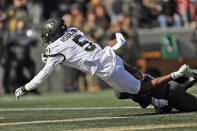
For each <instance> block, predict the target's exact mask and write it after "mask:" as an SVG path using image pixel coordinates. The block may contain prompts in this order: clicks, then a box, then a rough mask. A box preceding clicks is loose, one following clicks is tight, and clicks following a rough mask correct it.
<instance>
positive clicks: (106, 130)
mask: <svg viewBox="0 0 197 131" xmlns="http://www.w3.org/2000/svg"><path fill="white" fill-rule="evenodd" d="M182 127H197V123H175V124H159V125H140V126H122V127H109V128H84V129H77V130H76V129H73V130H69V131H101V130H102V131H125V130H129V131H133V130H152V129H168V128H182Z"/></svg>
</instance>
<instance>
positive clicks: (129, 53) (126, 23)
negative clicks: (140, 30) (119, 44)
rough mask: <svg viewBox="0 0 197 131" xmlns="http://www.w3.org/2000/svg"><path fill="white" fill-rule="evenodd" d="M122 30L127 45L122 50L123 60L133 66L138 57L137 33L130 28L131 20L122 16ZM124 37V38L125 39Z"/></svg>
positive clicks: (126, 16)
mask: <svg viewBox="0 0 197 131" xmlns="http://www.w3.org/2000/svg"><path fill="white" fill-rule="evenodd" d="M122 30H123V32H125V33H126V36H127V43H126V45H125V48H124V55H123V59H124V60H125V61H126V62H127V63H128V64H132V65H135V64H136V60H137V59H138V57H139V45H138V41H137V33H136V31H135V30H133V28H132V20H131V18H130V17H129V16H128V15H126V14H125V15H124V16H123V20H122ZM126 36H125V37H126Z"/></svg>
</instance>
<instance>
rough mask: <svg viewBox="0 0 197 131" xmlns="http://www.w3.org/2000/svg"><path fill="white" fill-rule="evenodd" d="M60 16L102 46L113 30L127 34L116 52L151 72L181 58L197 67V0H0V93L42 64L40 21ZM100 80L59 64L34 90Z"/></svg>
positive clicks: (93, 86)
mask: <svg viewBox="0 0 197 131" xmlns="http://www.w3.org/2000/svg"><path fill="white" fill-rule="evenodd" d="M54 17H61V18H62V19H63V20H64V21H65V23H66V25H67V26H68V27H72V26H74V27H76V28H78V29H80V30H82V31H83V32H84V33H85V34H86V35H87V36H88V37H89V38H90V40H92V41H94V42H96V43H98V44H100V45H101V46H102V47H105V46H107V45H109V46H113V45H114V43H115V41H114V40H115V34H114V33H115V32H121V33H122V34H123V35H124V37H125V38H126V39H127V43H126V45H124V46H123V47H121V49H119V50H118V51H117V52H116V53H117V54H118V55H119V56H121V57H122V58H123V59H124V61H126V62H127V63H129V64H132V65H135V66H137V67H139V68H140V69H141V70H142V71H143V72H146V73H149V74H151V75H153V76H160V75H165V74H168V73H170V72H172V71H174V70H177V69H178V67H179V66H180V65H182V64H183V63H186V64H189V65H190V66H191V67H192V68H197V0H55V1H54V0H0V94H10V93H13V92H14V91H15V89H16V88H18V87H19V86H21V85H24V84H25V83H27V82H28V81H29V80H31V79H32V78H33V77H34V75H36V74H37V73H38V71H39V70H40V69H42V67H43V66H44V64H43V63H42V61H41V55H40V54H41V53H42V43H43V42H42V40H41V38H40V34H39V32H40V31H39V27H40V24H41V23H42V22H43V21H44V20H46V19H48V18H54ZM106 88H109V87H108V86H107V85H106V84H105V83H104V82H103V81H101V80H99V79H98V78H96V77H91V76H90V75H89V74H84V73H82V72H80V71H78V70H75V69H72V68H69V67H65V66H59V67H58V68H57V69H56V70H55V72H54V73H53V74H52V76H50V77H49V79H47V80H46V82H44V84H43V85H41V87H40V88H39V89H38V90H34V91H33V92H32V93H35V94H40V93H41V92H42V91H64V92H71V91H99V90H102V89H106Z"/></svg>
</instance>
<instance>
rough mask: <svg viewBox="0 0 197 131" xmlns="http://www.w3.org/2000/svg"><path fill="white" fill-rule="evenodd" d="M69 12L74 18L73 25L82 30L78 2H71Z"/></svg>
mask: <svg viewBox="0 0 197 131" xmlns="http://www.w3.org/2000/svg"><path fill="white" fill-rule="evenodd" d="M71 14H72V16H73V18H74V20H73V26H74V27H76V28H78V29H80V30H83V25H84V16H83V13H82V12H81V9H80V7H79V5H78V4H76V3H75V4H73V5H72V7H71Z"/></svg>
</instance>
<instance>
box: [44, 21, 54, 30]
mask: <svg viewBox="0 0 197 131" xmlns="http://www.w3.org/2000/svg"><path fill="white" fill-rule="evenodd" d="M54 25H55V23H54V22H51V23H46V24H45V26H44V28H45V29H46V30H48V31H52V30H54V29H55V26H54Z"/></svg>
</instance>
